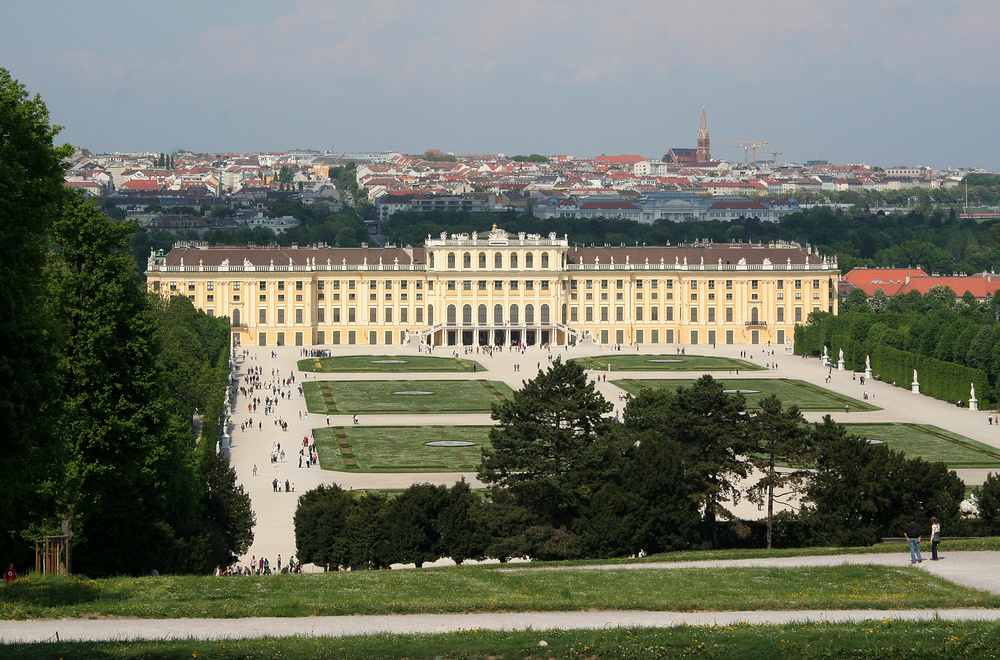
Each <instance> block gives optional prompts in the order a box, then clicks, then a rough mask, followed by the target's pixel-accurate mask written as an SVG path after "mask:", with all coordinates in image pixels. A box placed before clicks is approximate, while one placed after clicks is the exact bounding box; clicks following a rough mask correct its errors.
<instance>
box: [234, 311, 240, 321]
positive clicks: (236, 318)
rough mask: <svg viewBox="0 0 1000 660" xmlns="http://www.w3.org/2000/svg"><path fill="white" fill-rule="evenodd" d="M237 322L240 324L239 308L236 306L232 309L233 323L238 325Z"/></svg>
mask: <svg viewBox="0 0 1000 660" xmlns="http://www.w3.org/2000/svg"><path fill="white" fill-rule="evenodd" d="M239 324H240V310H239V309H238V308H237V309H234V310H233V325H239Z"/></svg>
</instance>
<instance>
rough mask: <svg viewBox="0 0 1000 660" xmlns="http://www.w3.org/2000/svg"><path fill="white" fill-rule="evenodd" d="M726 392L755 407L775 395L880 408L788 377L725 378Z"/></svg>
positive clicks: (832, 406)
mask: <svg viewBox="0 0 1000 660" xmlns="http://www.w3.org/2000/svg"><path fill="white" fill-rule="evenodd" d="M720 382H722V384H723V385H724V386H725V388H726V391H727V392H730V391H732V392H736V391H740V392H741V393H742V394H743V396H744V397H746V405H747V408H757V407H759V406H758V405H757V402H758V401H760V400H761V399H762V398H764V397H766V396H768V395H769V394H774V395H776V396H777V397H778V398H779V399H781V401H782V403H784V404H785V405H786V406H792V405H796V406H798V407H799V410H802V411H819V412H824V411H829V412H833V411H843V410H844V406H850V409H851V411H859V412H863V411H867V410H881V408H879V407H877V406H875V405H872V404H871V403H869V402H868V401H861V400H859V399H854V398H852V397H848V396H844V395H842V394H838V393H836V392H832V391H830V390H828V389H825V388H822V387H819V386H817V385H813V384H811V383H807V382H805V381H802V380H793V379H789V378H726V379H724V380H721V381H720ZM614 383H615V385H617V386H618V387H620V388H622V389H623V390H625V391H626V392H628V393H629V394H638V393H639V392H640V391H641V390H643V389H645V388H649V387H652V388H659V389H676V388H678V387H691V386H692V385H693V384H694V383H695V380H693V379H651V378H650V379H646V378H626V379H621V380H615V381H614Z"/></svg>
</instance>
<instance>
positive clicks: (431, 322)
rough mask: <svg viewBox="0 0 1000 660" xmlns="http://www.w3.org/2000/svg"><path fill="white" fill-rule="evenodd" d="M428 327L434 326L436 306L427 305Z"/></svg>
mask: <svg viewBox="0 0 1000 660" xmlns="http://www.w3.org/2000/svg"><path fill="white" fill-rule="evenodd" d="M427 325H434V305H427Z"/></svg>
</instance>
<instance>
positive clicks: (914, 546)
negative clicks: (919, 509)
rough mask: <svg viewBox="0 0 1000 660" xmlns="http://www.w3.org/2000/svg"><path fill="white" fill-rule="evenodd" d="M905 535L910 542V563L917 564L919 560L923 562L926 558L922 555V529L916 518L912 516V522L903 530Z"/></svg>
mask: <svg viewBox="0 0 1000 660" xmlns="http://www.w3.org/2000/svg"><path fill="white" fill-rule="evenodd" d="M903 536H905V537H906V540H907V541H909V542H910V563H911V564H916V563H917V562H922V561H923V560H924V558H923V557H921V556H920V537H921V531H920V525H918V524H917V519H916V518H910V524H908V525H907V526H906V529H905V530H904V531H903Z"/></svg>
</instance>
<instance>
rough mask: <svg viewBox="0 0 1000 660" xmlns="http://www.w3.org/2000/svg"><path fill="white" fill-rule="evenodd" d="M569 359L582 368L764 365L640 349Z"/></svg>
mask: <svg viewBox="0 0 1000 660" xmlns="http://www.w3.org/2000/svg"><path fill="white" fill-rule="evenodd" d="M570 362H579V363H580V364H581V365H583V368H584V369H587V368H589V367H593V368H594V369H597V370H600V371H605V370H607V368H608V365H610V366H611V371H612V373H614V372H615V371H727V370H730V369H732V370H735V369H736V368H739V369H743V370H746V371H760V370H762V369H763V368H764V367H761V366H758V365H756V364H754V363H752V362H747V361H746V360H737V359H731V358H724V357H709V356H707V355H677V354H665V355H645V354H640V353H625V352H614V353H611V354H609V355H588V356H587V357H582V358H573V359H572V360H570Z"/></svg>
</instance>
